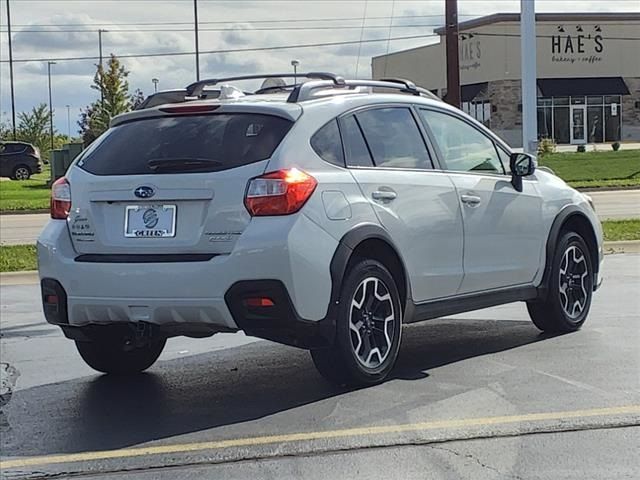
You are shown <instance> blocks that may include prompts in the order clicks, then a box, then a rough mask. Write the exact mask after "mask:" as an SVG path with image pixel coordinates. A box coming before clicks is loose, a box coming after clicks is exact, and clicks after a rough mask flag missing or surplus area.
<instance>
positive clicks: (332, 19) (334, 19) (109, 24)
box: [0, 14, 477, 27]
mask: <svg viewBox="0 0 640 480" xmlns="http://www.w3.org/2000/svg"><path fill="white" fill-rule="evenodd" d="M460 16H461V17H469V18H476V17H477V15H460ZM390 18H391V17H390V16H373V17H367V20H389V19H390ZM393 18H444V15H439V14H438V15H395V16H394V17H393ZM361 20H362V17H361V16H360V17H342V18H338V17H330V18H289V19H280V20H214V21H205V22H199V23H200V25H226V24H238V23H302V22H304V23H308V22H347V21H361ZM12 25H13V24H12ZM156 25H193V22H132V23H126V22H125V23H112V22H104V23H100V22H93V23H41V24H33V23H18V24H15V25H13V26H14V27H87V26H100V27H103V26H104V27H115V26H128V27H131V26H156ZM5 26H6V25H4V24H1V23H0V27H5Z"/></svg>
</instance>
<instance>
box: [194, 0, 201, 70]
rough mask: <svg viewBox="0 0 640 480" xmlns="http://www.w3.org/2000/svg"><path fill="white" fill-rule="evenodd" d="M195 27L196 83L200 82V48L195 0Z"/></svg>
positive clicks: (195, 3)
mask: <svg viewBox="0 0 640 480" xmlns="http://www.w3.org/2000/svg"><path fill="white" fill-rule="evenodd" d="M193 27H194V32H195V37H196V81H197V82H199V81H200V46H199V42H198V0H193Z"/></svg>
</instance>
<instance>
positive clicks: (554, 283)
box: [527, 232, 593, 333]
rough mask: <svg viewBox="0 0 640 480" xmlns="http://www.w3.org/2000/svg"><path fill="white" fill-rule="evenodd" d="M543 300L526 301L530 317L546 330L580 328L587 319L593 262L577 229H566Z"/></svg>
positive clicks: (559, 331)
mask: <svg viewBox="0 0 640 480" xmlns="http://www.w3.org/2000/svg"><path fill="white" fill-rule="evenodd" d="M552 262H553V264H552V266H551V276H550V278H549V282H548V291H547V294H546V298H545V299H544V300H536V301H531V302H528V303H527V310H528V311H529V316H530V317H531V320H532V321H533V323H534V324H535V326H536V327H538V328H539V329H540V330H542V331H543V332H552V333H566V332H573V331H576V330H578V329H579V328H580V327H581V326H582V324H583V323H584V322H585V320H586V319H587V315H588V314H589V309H590V307H591V298H592V296H593V265H592V262H591V255H590V254H589V248H588V247H587V244H586V243H585V241H584V239H583V238H582V237H581V236H580V235H579V234H577V233H576V232H566V233H564V234H563V235H562V237H561V238H560V241H559V242H558V245H557V248H556V251H555V254H554V256H553V259H552Z"/></svg>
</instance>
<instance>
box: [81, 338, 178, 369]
mask: <svg viewBox="0 0 640 480" xmlns="http://www.w3.org/2000/svg"><path fill="white" fill-rule="evenodd" d="M166 343H167V341H166V339H163V340H156V341H154V342H149V343H148V344H146V345H144V346H141V347H130V346H127V347H125V344H124V343H123V342H122V341H118V342H116V341H104V340H102V341H97V342H78V341H76V348H77V349H78V353H80V356H81V357H82V359H83V360H84V361H85V362H86V363H87V365H89V366H90V367H91V368H93V369H94V370H97V371H99V372H103V373H111V374H114V375H132V374H136V373H140V372H142V371H143V370H146V369H147V368H149V367H150V366H151V365H153V364H154V363H155V361H156V360H157V359H158V357H159V356H160V354H161V353H162V350H163V349H164V346H165V344H166Z"/></svg>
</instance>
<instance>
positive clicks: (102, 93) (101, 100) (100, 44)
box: [98, 28, 107, 108]
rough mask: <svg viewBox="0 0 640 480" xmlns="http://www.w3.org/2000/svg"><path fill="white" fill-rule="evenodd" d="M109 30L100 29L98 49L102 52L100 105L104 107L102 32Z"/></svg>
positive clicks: (100, 62)
mask: <svg viewBox="0 0 640 480" xmlns="http://www.w3.org/2000/svg"><path fill="white" fill-rule="evenodd" d="M106 31H107V30H104V29H102V28H99V29H98V50H99V54H100V61H99V63H98V65H99V67H100V68H99V69H98V71H99V77H100V106H102V107H103V108H104V88H103V83H102V80H103V78H104V75H103V67H102V34H103V33H105V32H106Z"/></svg>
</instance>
